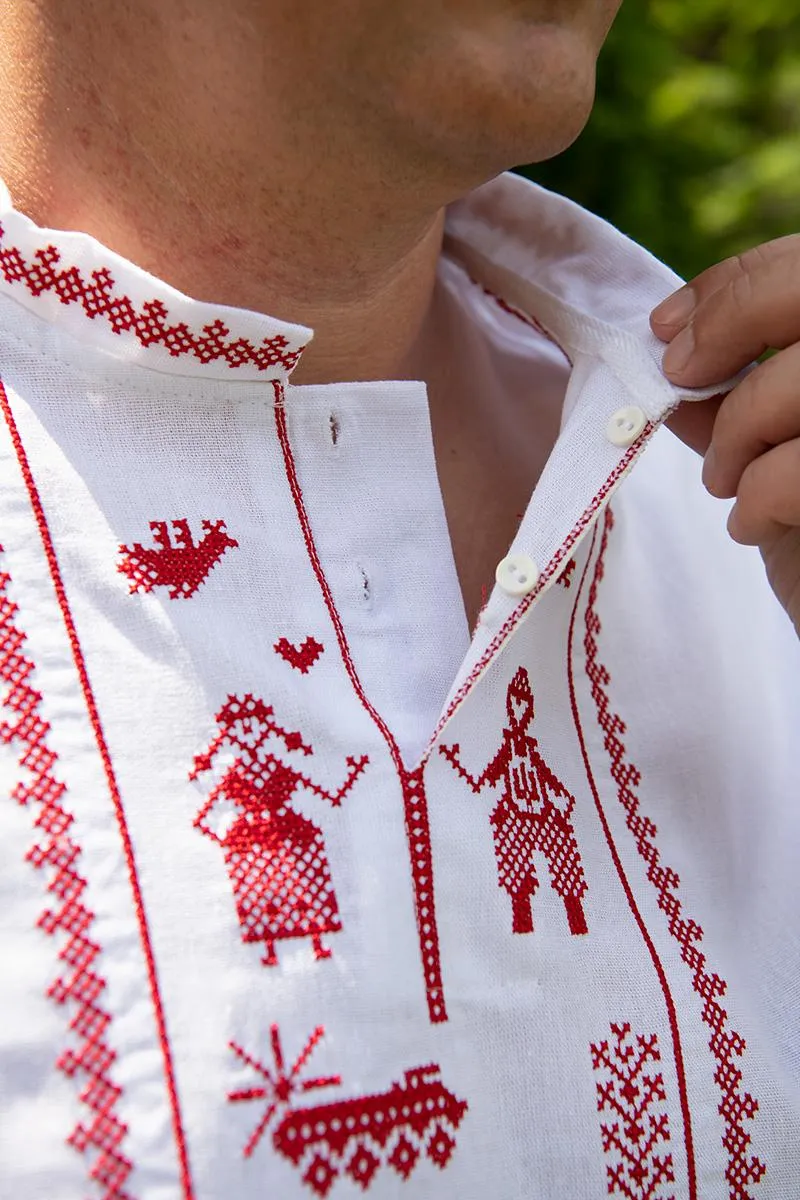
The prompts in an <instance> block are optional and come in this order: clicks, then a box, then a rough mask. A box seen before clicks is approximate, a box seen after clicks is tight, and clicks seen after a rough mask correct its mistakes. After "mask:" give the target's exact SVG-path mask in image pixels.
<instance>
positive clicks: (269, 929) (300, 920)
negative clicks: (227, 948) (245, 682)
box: [190, 695, 367, 967]
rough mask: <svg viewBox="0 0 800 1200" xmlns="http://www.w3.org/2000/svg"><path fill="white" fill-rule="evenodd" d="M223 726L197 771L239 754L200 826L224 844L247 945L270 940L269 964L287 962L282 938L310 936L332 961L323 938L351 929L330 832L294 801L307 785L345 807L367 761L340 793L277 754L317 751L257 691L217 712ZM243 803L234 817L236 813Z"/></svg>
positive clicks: (351, 769)
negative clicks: (344, 918)
mask: <svg viewBox="0 0 800 1200" xmlns="http://www.w3.org/2000/svg"><path fill="white" fill-rule="evenodd" d="M217 724H218V726H219V733H218V734H217V736H216V737H215V738H214V740H213V741H212V743H211V745H210V746H209V748H208V750H207V751H206V752H205V754H198V755H197V757H196V758H195V761H194V769H193V771H192V773H191V776H190V778H192V779H196V778H197V777H198V776H199V775H201V774H202V773H203V772H205V771H209V770H211V767H212V765H213V763H214V760H215V759H216V757H217V755H218V754H220V751H223V750H227V751H228V753H229V754H230V753H232V755H233V761H232V763H231V765H230V766H228V767H227V769H226V770H225V772H224V774H223V776H222V779H221V781H220V782H219V783H218V784H217V785H216V787H214V789H213V790H212V792H211V794H210V795H209V797H208V800H207V801H206V803H205V804H204V805H203V807H202V808H201V810H200V812H199V813H198V814H197V817H196V818H195V822H194V823H195V826H196V827H197V828H198V829H199V830H200V831H201V833H204V834H205V835H206V837H210V838H212V839H213V841H215V842H218V843H219V845H220V846H222V849H223V853H224V855H225V864H226V866H227V868H228V875H229V876H230V880H231V884H232V886H233V894H234V898H235V900H236V911H237V913H238V916H239V924H240V925H241V928H242V940H243V941H245V942H263V943H264V945H265V948H266V949H265V954H264V957H263V959H262V962H263V963H264V964H265V965H266V966H268V967H274V966H277V964H278V956H277V954H276V951H275V943H276V941H279V940H281V939H283V938H297V937H310V938H311V942H312V945H313V947H314V954H315V956H316V957H317V958H329V957H330V953H331V951H330V950H329V949H328V948H327V947H325V946H323V944H322V935H323V934H324V933H334V932H336V931H337V930H339V929H341V927H342V923H341V921H340V919H339V906H338V904H337V901H336V893H335V892H334V890H333V883H332V881H331V873H330V866H329V864H328V857H327V854H326V852H325V841H324V839H323V836H322V831H321V830H320V829H319V828H318V827H317V826H316V825H315V824H314V823H313V821H310V820H309V819H308V818H307V817H304V816H302V815H301V814H300V813H298V812H296V811H295V810H294V809H293V808H292V807H291V804H290V801H291V799H292V797H293V796H294V794H295V793H296V792H297V791H298V789H300V788H305V789H306V791H308V792H311V793H312V795H315V796H320V797H322V798H323V799H325V800H328V801H329V802H330V803H331V804H332V805H333V806H334V807H338V806H339V805H340V804H341V802H342V800H343V799H344V797H345V796H346V795H347V793H348V792H349V791H350V789H351V788H352V786H353V784H354V783H355V781H356V779H357V778H358V776H359V775H360V774H361V772H362V771H363V770H364V767H365V766H366V763H367V758H366V755H362V756H361V757H360V758H357V759H356V758H352V757H348V759H347V767H348V772H347V776H346V778H345V781H344V783H343V784H342V786H341V787H340V788H339V790H338V791H335V792H333V791H328V790H327V789H325V788H323V787H320V785H319V784H317V783H314V781H313V780H312V779H310V778H309V777H308V776H307V775H304V774H303V773H302V771H299V770H298V769H297V768H296V767H295V766H294V765H291V764H290V763H288V762H286V761H284V758H283V757H282V756H281V755H280V754H279V753H277V752H276V750H277V746H276V740H277V742H283V745H284V747H285V749H286V751H287V752H288V753H290V754H297V753H299V754H303V755H310V754H313V750H312V747H311V746H309V745H307V744H306V743H305V742H304V741H303V738H302V736H301V735H300V734H299V733H296V732H293V731H291V730H287V729H284V728H283V727H282V726H281V725H279V724H278V722H277V721H276V720H275V714H274V710H273V708H272V706H271V705H268V704H265V703H264V701H263V700H259V699H257V698H255V697H253V696H250V695H246V696H243V697H239V696H229V697H228V699H227V701H226V702H225V704H224V705H223V706H222V709H221V710H220V712H219V713H218V714H217ZM231 807H232V808H233V814H232V813H231Z"/></svg>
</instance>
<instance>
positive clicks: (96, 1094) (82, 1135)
mask: <svg viewBox="0 0 800 1200" xmlns="http://www.w3.org/2000/svg"><path fill="white" fill-rule="evenodd" d="M0 552H3V547H2V546H0ZM10 582H11V577H10V575H8V574H7V573H6V572H2V573H0V678H1V679H2V680H3V681H4V682H5V683H7V684H8V691H7V692H6V694H5V696H4V698H3V701H2V703H3V706H4V708H5V709H6V710H10V713H11V714H13V716H12V717H11V718H10V720H9V721H3V722H2V723H0V740H2V741H3V742H5V743H6V745H11V744H12V743H16V744H17V747H18V749H19V751H20V755H19V765H20V768H21V769H22V770H23V771H25V772H26V773H27V774H28V775H29V776H30V782H29V783H22V782H21V781H20V782H18V783H17V785H16V786H15V788H14V790H13V791H12V793H11V796H12V798H13V799H15V800H17V801H18V803H19V804H23V805H29V804H32V803H33V804H35V805H36V819H35V821H34V825H35V826H36V828H37V830H39V831H40V832H41V837H40V838H39V840H37V841H36V842H34V844H33V846H32V847H31V848H30V850H29V851H28V853H27V854H26V856H25V858H26V861H27V862H29V863H31V864H32V865H33V866H34V867H35V868H36V869H37V870H42V869H44V868H46V867H47V868H50V869H51V871H52V874H51V877H50V881H49V883H48V884H47V891H48V892H49V893H50V894H51V895H53V896H56V897H57V898H58V900H59V901H60V907H58V908H56V909H55V910H53V909H50V908H46V909H45V910H44V912H43V913H42V915H41V917H40V918H39V920H38V922H37V924H38V925H39V928H40V929H43V930H44V932H45V933H46V934H48V935H49V936H50V937H53V936H54V935H55V934H56V933H62V934H66V938H67V940H66V943H65V944H64V945H62V947H61V949H60V950H59V951H58V958H59V959H60V960H61V962H62V963H64V964H65V967H64V969H63V970H62V972H61V973H60V974H59V976H58V978H57V979H55V980H54V981H53V983H52V984H51V985H50V987H49V988H48V989H47V995H48V996H49V997H50V998H51V999H52V1000H55V1002H56V1004H61V1005H64V1006H65V1007H66V1009H67V1012H68V1013H69V1015H70V1020H69V1028H70V1029H72V1030H75V1032H76V1033H77V1035H78V1044H77V1046H76V1047H74V1048H73V1047H69V1048H67V1049H65V1050H64V1052H63V1053H62V1054H61V1055H60V1056H59V1058H58V1059H57V1061H56V1066H57V1067H58V1068H59V1070H61V1071H63V1072H64V1074H65V1075H67V1076H69V1077H70V1078H72V1077H73V1076H79V1077H81V1076H82V1077H83V1078H84V1079H85V1080H86V1086H85V1087H84V1089H83V1091H81V1093H80V1100H81V1102H82V1103H83V1104H85V1105H86V1107H87V1108H88V1110H89V1112H88V1117H89V1121H88V1122H87V1124H86V1125H84V1124H82V1122H81V1121H78V1123H77V1125H76V1126H75V1128H74V1129H73V1130H72V1133H70V1135H69V1137H68V1138H67V1141H68V1142H69V1144H70V1145H71V1146H73V1147H74V1149H76V1150H77V1151H79V1152H81V1153H82V1152H85V1151H86V1150H89V1149H91V1150H93V1151H95V1152H96V1157H95V1158H94V1160H93V1162H92V1163H91V1166H90V1168H89V1178H90V1179H93V1180H95V1181H96V1182H98V1183H100V1184H101V1185H102V1189H103V1191H102V1195H103V1200H130V1197H129V1193H128V1192H126V1191H124V1190H123V1189H124V1185H125V1182H126V1181H127V1179H128V1176H129V1175H130V1173H131V1171H132V1170H133V1164H132V1163H131V1161H130V1159H128V1158H126V1157H125V1155H124V1154H123V1153H122V1143H123V1141H124V1139H125V1136H126V1134H127V1132H128V1127H127V1125H124V1124H123V1122H122V1121H121V1120H120V1119H119V1116H118V1115H117V1112H116V1106H117V1101H118V1100H119V1098H120V1096H121V1095H122V1088H120V1087H118V1086H117V1085H116V1084H115V1083H114V1082H113V1079H112V1076H111V1071H112V1067H113V1066H114V1063H115V1061H116V1057H117V1056H116V1053H115V1052H114V1051H113V1050H112V1049H111V1047H110V1046H109V1044H108V1042H107V1041H106V1037H105V1035H106V1031H107V1030H108V1027H109V1025H110V1024H111V1015H110V1014H109V1013H108V1012H106V1010H105V1009H104V1008H102V1007H101V1005H100V1003H99V1001H100V998H101V996H102V993H103V990H104V989H105V987H106V981H105V979H103V977H102V975H100V974H99V970H100V966H101V963H100V957H101V953H102V951H101V948H100V945H99V943H98V942H97V939H96V937H93V936H92V935H93V933H94V930H93V922H94V919H95V914H94V913H93V912H91V911H90V910H89V909H88V908H87V907H86V905H85V903H84V895H83V894H84V891H85V889H86V886H87V885H86V879H85V878H84V877H83V876H82V875H81V874H80V870H79V868H80V865H81V862H80V859H81V854H82V850H81V847H80V845H79V844H78V842H77V841H76V840H75V837H74V836H73V835H72V834H71V833H70V827H71V825H72V822H73V820H74V818H73V816H72V814H71V813H70V812H68V810H67V808H66V807H65V805H64V803H63V799H64V796H65V795H66V791H67V789H66V787H65V785H64V784H63V783H61V782H60V781H59V780H58V779H57V778H56V775H55V773H54V767H55V765H56V762H57V756H56V754H55V753H54V752H53V751H52V750H51V749H50V748H49V746H48V745H47V735H48V734H49V732H50V725H49V723H48V722H47V721H45V720H44V719H43V718H42V715H41V712H40V705H41V702H42V696H41V693H40V692H37V691H35V690H34V688H33V687H32V686H31V682H30V679H31V676H33V675H34V673H35V671H36V667H35V664H34V663H33V661H32V659H30V658H28V657H26V656H25V654H24V653H23V646H24V644H25V642H26V641H27V636H26V634H25V633H23V631H22V630H21V629H20V627H19V625H18V624H17V623H16V621H15V618H16V616H17V613H18V612H19V609H18V607H17V605H16V604H14V603H13V601H12V600H11V599H10V598H9V596H8V594H7V589H8V585H9V583H10Z"/></svg>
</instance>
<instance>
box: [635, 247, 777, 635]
mask: <svg viewBox="0 0 800 1200" xmlns="http://www.w3.org/2000/svg"><path fill="white" fill-rule="evenodd" d="M650 323H651V326H652V329H653V332H654V333H655V334H656V336H657V337H659V338H660V339H661V340H662V341H664V342H669V343H670V345H669V348H668V349H667V352H666V354H665V355H664V373H665V374H666V376H667V377H668V378H669V379H670V380H671V382H673V383H676V384H679V385H682V386H685V387H706V386H713V385H715V384H716V383H721V382H722V381H723V380H726V379H728V378H730V377H731V376H732V375H735V374H736V373H737V372H738V371H740V370H742V368H744V367H746V366H747V365H748V364H749V363H751V362H752V361H753V360H754V359H756V358H758V357H759V356H760V355H761V354H763V352H764V351H765V350H767V349H774V350H778V351H779V353H777V354H775V355H773V357H771V358H769V359H767V360H766V361H765V362H762V363H760V364H759V365H758V366H757V367H755V368H754V369H753V370H752V371H751V372H750V373H749V374H748V375H746V376H745V378H744V379H743V380H742V381H741V382H740V383H739V384H738V386H736V387H735V388H734V389H733V391H731V392H729V393H728V395H727V396H725V397H716V398H714V399H713V400H705V401H697V402H687V403H684V404H682V405H681V406H680V407H679V408H678V409H677V410H676V411H675V412H674V413H673V415H672V416H671V417H670V418H669V419H668V420H667V425H668V426H669V428H670V429H671V430H672V432H673V433H675V434H676V435H677V436H678V437H679V438H680V439H681V441H683V442H685V443H686V444H687V445H688V446H691V447H692V449H693V450H696V451H697V452H698V453H699V454H701V455H703V456H704V460H705V461H704V463H703V482H704V484H705V486H706V487H707V489H708V490H709V492H711V494H712V495H713V496H719V497H721V498H726V497H727V498H732V497H734V496H735V497H736V503H735V505H734V507H733V509H732V511H731V514H730V517H729V519H728V532H729V533H730V535H731V537H732V538H733V539H734V541H737V542H741V543H742V544H743V545H748V546H758V548H759V549H760V551H761V556H762V558H763V560H764V564H765V566H766V569H767V576H768V578H769V581H770V584H771V585H772V588H773V591H774V592H775V594H776V596H777V597H778V599H779V600H780V602H781V604H782V605H783V607H784V608H785V609H786V611H787V613H788V614H789V617H790V618H791V620H792V622H793V624H794V627H795V630H796V631H797V633H798V635H800V235H793V236H791V237H786V238H780V239H778V240H777V241H774V242H767V243H766V244H764V245H762V246H757V247H756V248H755V249H753V250H750V251H748V252H747V253H746V254H743V255H741V256H739V257H738V258H731V259H728V260H727V261H726V262H722V263H718V264H717V265H716V266H714V267H711V268H710V269H709V270H707V271H704V272H703V273H702V274H701V275H698V276H697V278H696V279H694V280H693V281H692V282H691V283H689V284H688V285H687V286H686V287H684V288H681V289H680V291H678V292H676V293H675V294H674V295H673V296H670V297H669V298H668V299H667V300H666V301H664V302H663V303H662V304H660V305H659V306H658V307H657V308H656V309H654V311H653V313H652V314H651V317H650Z"/></svg>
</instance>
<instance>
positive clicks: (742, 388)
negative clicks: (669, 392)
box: [685, 344, 800, 497]
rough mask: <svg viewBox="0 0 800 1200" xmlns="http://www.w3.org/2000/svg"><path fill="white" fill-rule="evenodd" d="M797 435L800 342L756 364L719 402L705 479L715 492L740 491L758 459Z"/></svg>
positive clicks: (799, 432)
mask: <svg viewBox="0 0 800 1200" xmlns="http://www.w3.org/2000/svg"><path fill="white" fill-rule="evenodd" d="M685 407H687V408H688V407H690V406H689V405H686V406H685ZM698 407H701V405H698ZM796 437H800V344H795V345H793V346H790V347H789V349H787V350H783V351H781V353H780V354H777V355H776V356H775V357H774V358H771V359H769V360H768V361H767V362H765V363H762V364H761V366H759V367H756V369H755V370H754V371H751V373H750V374H749V375H748V376H747V377H746V378H745V379H744V380H743V382H742V383H740V384H739V386H738V387H737V388H734V390H733V391H732V392H731V393H730V394H729V395H728V396H727V397H726V398H725V400H724V402H723V403H722V404H721V405H720V406H719V410H718V412H717V416H716V420H715V422H714V430H713V434H712V436H711V444H710V446H709V449H708V453H707V454H706V459H705V463H704V465H703V483H704V484H705V485H706V487H707V488H708V490H709V491H710V492H711V493H712V494H713V495H715V496H720V497H727V496H735V495H736V493H737V491H738V488H739V483H740V480H741V478H742V475H743V473H744V471H745V469H746V468H747V466H748V464H749V463H750V462H752V460H753V459H755V458H758V457H759V455H762V454H764V453H765V452H766V451H768V450H770V449H771V448H772V447H773V446H778V445H780V443H781V442H788V441H790V440H791V439H793V438H796ZM798 485H800V476H798V477H797V479H796V480H795V482H794V487H795V488H796V489H798V490H800V488H799V487H798Z"/></svg>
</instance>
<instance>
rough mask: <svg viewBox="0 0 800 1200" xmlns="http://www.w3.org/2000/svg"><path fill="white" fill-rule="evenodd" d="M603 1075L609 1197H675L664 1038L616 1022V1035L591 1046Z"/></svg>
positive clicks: (600, 1106) (600, 1107)
mask: <svg viewBox="0 0 800 1200" xmlns="http://www.w3.org/2000/svg"><path fill="white" fill-rule="evenodd" d="M590 1050H591V1055H592V1067H593V1068H594V1072H595V1075H596V1078H597V1084H596V1086H597V1111H598V1112H599V1113H603V1114H604V1117H605V1120H604V1121H603V1122H602V1124H601V1126H600V1133H601V1137H602V1140H603V1153H604V1154H605V1155H606V1159H607V1162H608V1165H607V1167H606V1174H607V1179H608V1194H609V1196H624V1197H625V1200H674V1197H675V1192H674V1190H673V1189H672V1188H671V1187H669V1186H668V1185H669V1184H672V1183H674V1182H675V1172H674V1170H673V1162H672V1154H671V1153H669V1152H668V1147H669V1143H670V1140H671V1137H670V1131H669V1117H668V1115H667V1111H666V1099H667V1093H666V1089H665V1087H664V1077H663V1075H662V1073H661V1071H659V1070H657V1069H656V1067H657V1064H658V1063H660V1062H661V1052H660V1050H659V1048H658V1038H657V1036H656V1035H655V1034H654V1033H653V1034H649V1035H646V1034H641V1033H639V1034H637V1035H636V1037H633V1036H632V1035H631V1027H630V1024H629V1023H628V1022H626V1023H625V1024H623V1025H612V1026H611V1037H610V1038H608V1039H607V1040H606V1041H604V1042H600V1043H598V1044H597V1045H592V1046H590Z"/></svg>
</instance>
